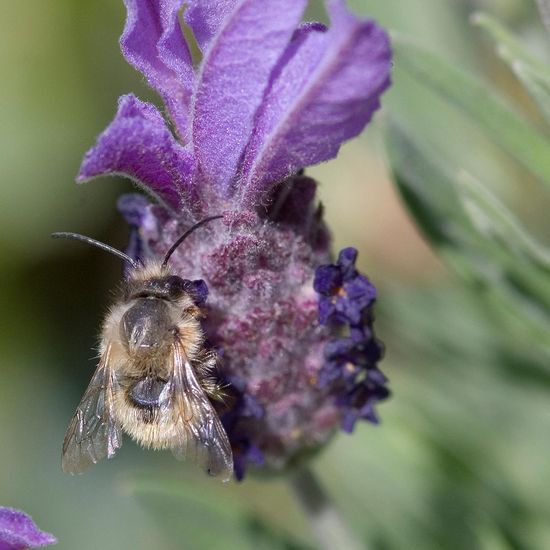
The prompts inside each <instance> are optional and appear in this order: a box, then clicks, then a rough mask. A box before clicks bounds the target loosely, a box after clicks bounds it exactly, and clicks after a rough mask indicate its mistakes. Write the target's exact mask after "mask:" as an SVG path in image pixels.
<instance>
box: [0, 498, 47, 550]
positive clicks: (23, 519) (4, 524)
mask: <svg viewBox="0 0 550 550" xmlns="http://www.w3.org/2000/svg"><path fill="white" fill-rule="evenodd" d="M56 543H57V540H56V538H55V537H54V536H53V535H50V534H49V533H45V532H44V531H40V529H38V527H37V526H36V524H35V523H34V521H33V520H32V519H31V517H30V516H28V515H27V514H25V512H21V511H20V510H16V509H14V508H4V507H2V506H0V550H24V549H25V548H40V547H42V546H48V545H49V544H56Z"/></svg>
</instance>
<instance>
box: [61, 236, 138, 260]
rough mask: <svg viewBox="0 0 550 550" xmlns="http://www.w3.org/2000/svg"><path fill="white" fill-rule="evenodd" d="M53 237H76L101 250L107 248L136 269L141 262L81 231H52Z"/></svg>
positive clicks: (107, 250)
mask: <svg viewBox="0 0 550 550" xmlns="http://www.w3.org/2000/svg"><path fill="white" fill-rule="evenodd" d="M52 238H53V239H74V240H75V241H82V242H85V243H87V244H91V245H92V246H97V248H101V250H105V252H110V253H111V254H114V255H115V256H118V257H119V258H120V259H121V260H124V261H125V262H128V263H129V264H130V265H131V266H132V267H133V268H134V269H137V268H138V267H139V264H138V263H137V262H136V261H135V260H133V259H132V258H130V256H128V255H127V254H124V252H121V251H120V250H118V249H117V248H113V247H112V246H109V245H108V244H105V243H102V242H100V241H96V240H95V239H92V238H91V237H86V236H85V235H80V234H79V233H67V232H64V231H62V232H58V233H52Z"/></svg>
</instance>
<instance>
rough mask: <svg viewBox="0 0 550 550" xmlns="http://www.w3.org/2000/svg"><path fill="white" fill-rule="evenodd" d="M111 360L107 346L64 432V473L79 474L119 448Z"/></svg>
mask: <svg viewBox="0 0 550 550" xmlns="http://www.w3.org/2000/svg"><path fill="white" fill-rule="evenodd" d="M110 359H111V345H110V344H109V345H108V346H107V348H106V350H105V352H104V353H103V355H102V356H101V359H100V361H99V365H98V366H97V369H96V371H95V373H94V375H93V377H92V380H91V382H90V384H89V386H88V388H87V390H86V392H85V393H84V396H83V397H82V400H81V401H80V404H79V405H78V407H77V408H76V412H75V414H74V416H73V418H72V420H71V423H70V424H69V427H68V429H67V433H66V435H65V440H64V441H63V453H62V458H61V468H62V469H63V471H64V472H65V473H68V474H81V473H82V472H83V471H84V470H86V468H88V467H89V466H91V465H92V464H95V463H96V462H98V461H99V460H101V459H102V458H104V457H105V456H106V457H107V458H111V457H112V456H114V454H115V453H116V450H117V449H118V448H119V447H120V446H121V445H122V431H121V428H120V426H118V425H117V423H116V421H115V417H114V411H113V389H114V387H115V385H116V384H117V381H116V378H115V376H114V373H113V370H112V368H111V365H110Z"/></svg>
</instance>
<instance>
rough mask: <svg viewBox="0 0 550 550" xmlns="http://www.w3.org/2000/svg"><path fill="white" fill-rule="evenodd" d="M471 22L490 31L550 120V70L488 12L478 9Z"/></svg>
mask: <svg viewBox="0 0 550 550" xmlns="http://www.w3.org/2000/svg"><path fill="white" fill-rule="evenodd" d="M472 23H473V24H474V25H477V26H479V27H481V28H482V29H484V30H485V31H487V32H488V33H489V35H490V36H491V38H492V39H493V40H494V41H495V43H496V45H497V48H496V51H497V53H498V54H499V56H500V57H501V58H502V59H503V60H504V61H505V62H506V63H507V64H508V66H509V67H510V69H511V70H512V71H513V72H514V73H515V75H516V76H517V77H518V79H519V80H520V81H521V82H522V83H523V84H524V86H525V88H526V89H527V91H528V92H529V93H530V94H531V97H532V98H533V99H534V100H535V102H536V103H537V105H538V106H539V108H540V110H541V113H542V114H543V115H544V117H545V119H546V121H547V122H550V70H549V69H548V67H547V66H546V65H545V64H544V63H542V62H541V61H540V60H538V59H537V58H536V57H534V56H533V55H532V54H531V53H530V52H529V51H527V50H526V49H525V47H524V46H523V45H522V44H521V43H520V42H518V40H517V39H516V38H515V37H514V36H513V35H512V34H511V33H510V31H509V30H508V29H507V28H506V27H504V26H503V25H501V24H500V23H499V22H498V21H497V20H495V19H493V18H492V17H491V16H490V15H488V14H486V13H476V14H475V15H474V16H473V17H472Z"/></svg>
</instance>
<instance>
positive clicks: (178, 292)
mask: <svg viewBox="0 0 550 550" xmlns="http://www.w3.org/2000/svg"><path fill="white" fill-rule="evenodd" d="M190 282H191V281H188V280H185V279H182V278H181V277H178V276H177V275H166V276H161V277H151V278H147V279H143V280H141V281H135V282H134V284H133V285H132V290H131V296H130V298H163V299H165V300H177V299H178V298H181V297H182V296H183V295H184V294H185V293H188V292H189V286H190V285H189V283H190Z"/></svg>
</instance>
